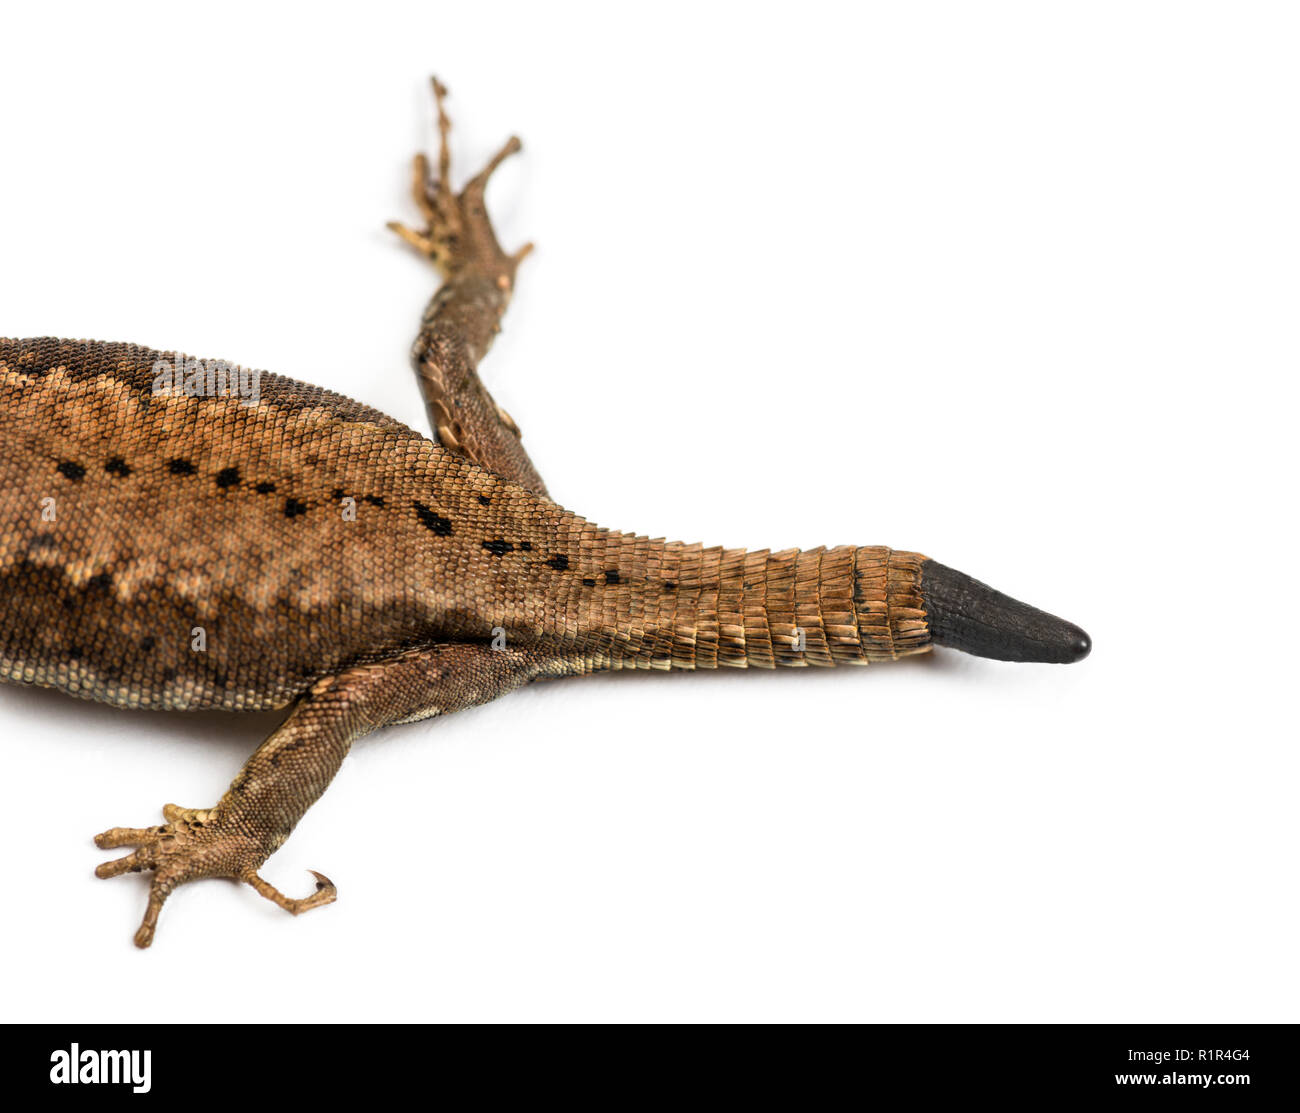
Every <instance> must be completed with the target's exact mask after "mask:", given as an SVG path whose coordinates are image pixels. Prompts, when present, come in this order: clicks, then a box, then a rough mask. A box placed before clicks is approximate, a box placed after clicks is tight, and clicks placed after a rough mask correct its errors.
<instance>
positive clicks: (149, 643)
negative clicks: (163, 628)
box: [140, 634, 158, 653]
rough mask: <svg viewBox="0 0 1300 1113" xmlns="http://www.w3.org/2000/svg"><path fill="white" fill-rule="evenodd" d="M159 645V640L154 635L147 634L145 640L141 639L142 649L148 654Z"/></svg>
mask: <svg viewBox="0 0 1300 1113" xmlns="http://www.w3.org/2000/svg"><path fill="white" fill-rule="evenodd" d="M157 644H158V640H157V639H156V638H155V637H154V636H153V635H152V634H146V635H145V636H144V637H143V638H141V639H140V648H141V649H143V650H144V651H145V652H146V653H148V652H149V651H150V650H151V649H153V647H154V646H155V645H157Z"/></svg>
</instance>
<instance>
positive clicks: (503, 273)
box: [388, 77, 533, 289]
mask: <svg viewBox="0 0 1300 1113" xmlns="http://www.w3.org/2000/svg"><path fill="white" fill-rule="evenodd" d="M433 96H434V100H435V102H436V104H437V109H438V134H439V147H438V173H437V175H436V176H435V175H433V174H432V172H431V170H430V166H429V159H428V157H427V156H426V155H423V154H419V155H416V156H415V165H414V167H413V171H414V174H413V180H412V192H413V193H414V195H415V204H416V206H417V207H418V208H419V210H420V212H421V214H422V215H423V216H424V221H425V226H424V228H423V229H421V230H419V231H416V230H413V229H411V228H408V227H407V226H406V225H404V224H400V223H398V222H397V221H390V222H389V225H388V227H389V228H391V229H392V230H393V231H394V232H396V233H397V234H398V235H399V236H401V237H402V239H404V240H405V241H406V242H407V243H408V244H410V245H411V246H412V247H414V248H415V249H416V251H419V252H420V253H421V254H422V255H427V256H428V257H429V258H430V259H432V260H433V261H434V262H435V263H436V264H437V265H438V267H439V268H440V269H441V270H442V272H443V274H444V275H445V276H446V277H447V278H451V277H452V276H453V275H455V274H457V273H460V272H463V271H467V270H475V271H481V272H482V273H484V274H486V275H487V276H489V277H490V278H492V279H493V280H495V281H497V282H498V283H500V284H501V285H502V288H503V289H508V288H509V287H510V286H511V285H512V284H513V283H514V277H515V269H516V268H517V267H518V266H519V263H520V261H521V260H522V259H523V258H524V256H526V255H527V254H528V253H529V252H530V251H532V249H533V245H532V244H530V243H529V244H525V245H524V246H523V247H521V248H520V249H519V250H518V251H516V252H515V253H514V254H513V255H507V254H506V253H505V252H504V251H502V250H501V246H500V245H499V244H498V243H497V238H496V234H495V233H494V232H493V231H492V222H491V221H490V220H489V219H488V212H487V204H486V202H485V201H484V197H483V194H484V191H485V190H486V189H487V184H488V179H489V178H491V176H492V173H493V171H495V170H496V168H497V167H498V166H500V165H501V164H502V163H503V162H505V160H506V159H507V158H509V157H510V156H511V155H513V154H514V153H515V152H516V151H518V150H519V149H520V147H521V144H520V142H519V139H518V138H517V137H516V136H513V135H512V136H511V137H510V138H509V139H508V140H507V141H506V144H505V146H503V147H502V148H501V150H499V151H498V152H497V153H496V154H495V155H493V156H492V158H491V160H490V161H489V162H488V164H487V166H485V167H484V168H483V169H482V170H480V171H479V172H478V173H477V174H476V175H475V176H474V177H473V178H471V179H470V180H469V182H468V183H467V184H466V185H465V188H464V189H462V190H461V191H460V193H459V194H457V193H455V192H454V191H453V190H452V188H451V150H450V148H449V147H448V145H447V134H448V133H449V132H450V131H451V120H450V119H448V117H447V113H446V110H445V109H444V108H443V101H444V100H445V99H446V96H447V89H446V86H444V85H443V84H442V82H440V81H439V80H438V79H437V78H436V77H435V78H434V79H433Z"/></svg>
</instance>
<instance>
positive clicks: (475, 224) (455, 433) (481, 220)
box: [389, 78, 546, 495]
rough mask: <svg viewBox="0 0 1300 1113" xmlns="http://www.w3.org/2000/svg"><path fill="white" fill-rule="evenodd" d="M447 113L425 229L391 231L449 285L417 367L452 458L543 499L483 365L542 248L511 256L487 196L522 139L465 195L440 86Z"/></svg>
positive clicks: (425, 204)
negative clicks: (456, 177) (454, 166)
mask: <svg viewBox="0 0 1300 1113" xmlns="http://www.w3.org/2000/svg"><path fill="white" fill-rule="evenodd" d="M433 92H434V98H435V100H436V102H437V108H438V131H439V139H440V142H439V151H438V171H437V174H436V176H435V175H432V174H431V173H430V167H429V160H428V158H427V157H426V156H425V155H422V154H420V155H416V156H415V165H414V181H413V189H414V194H415V203H416V206H417V207H418V208H419V210H420V212H421V213H422V215H423V216H424V221H425V226H424V228H423V229H420V230H418V231H417V230H413V229H411V228H408V227H406V226H405V225H404V224H399V223H397V222H392V223H390V224H389V227H390V228H392V229H393V231H395V232H396V233H397V234H398V235H400V236H401V237H402V239H404V240H405V241H406V242H407V243H409V244H410V245H411V246H412V247H414V248H415V249H416V250H417V251H419V252H420V253H421V254H423V255H427V256H428V257H429V258H430V259H432V260H433V262H434V263H435V265H437V267H438V268H439V270H441V271H442V273H443V276H444V277H445V278H446V282H445V283H444V285H443V286H442V287H441V288H440V289H439V290H438V292H437V293H436V294H435V295H434V297H433V300H432V301H431V302H430V303H429V307H428V309H427V310H425V314H424V320H423V322H422V323H421V326H420V335H419V336H418V337H417V339H416V341H415V345H414V347H413V348H412V351H411V358H412V362H413V363H414V365H415V370H416V375H417V378H418V379H419V383H420V392H421V393H422V394H423V395H424V404H425V407H426V408H427V410H428V412H429V422H430V424H431V425H432V426H433V428H434V430H435V431H436V432H437V434H438V439H439V440H440V441H441V442H442V444H443V446H444V447H445V448H447V449H448V450H449V451H452V452H457V453H460V454H461V455H463V456H465V457H467V458H468V459H470V460H472V461H473V462H474V463H476V464H479V465H481V466H482V467H485V468H487V469H488V470H489V471H493V472H495V473H496V474H497V475H500V476H502V477H503V478H505V479H509V480H510V481H512V482H514V483H519V484H522V485H523V486H525V487H527V488H529V489H530V490H532V491H534V492H536V493H537V494H539V495H545V494H546V486H545V484H543V483H542V480H541V477H540V476H539V475H538V474H537V471H536V469H535V468H534V467H533V464H532V461H531V460H529V458H528V454H527V453H526V452H525V451H524V448H523V445H522V444H521V443H520V437H519V427H518V426H517V425H515V423H514V421H513V420H512V419H511V417H510V415H509V414H507V413H506V412H505V410H503V409H502V408H501V407H500V406H498V405H497V404H496V402H495V401H494V400H493V398H492V396H491V395H490V394H489V393H488V392H487V389H486V388H485V387H484V386H483V383H482V382H481V381H480V380H479V377H478V370H477V368H478V363H479V361H480V360H481V359H482V358H483V357H484V356H485V355H486V354H487V350H488V348H489V347H490V346H491V344H492V340H493V338H494V337H495V336H496V334H497V333H498V332H500V331H501V318H502V316H503V315H504V314H505V311H506V307H507V306H508V305H509V304H510V295H511V293H512V292H513V290H514V282H515V271H516V269H517V268H518V266H519V262H520V260H522V259H523V258H524V256H525V255H527V254H528V252H529V251H530V250H531V249H532V245H531V244H526V245H525V246H524V247H522V248H520V249H519V250H518V251H516V252H515V253H514V254H513V255H507V254H506V253H505V252H504V251H502V250H501V246H500V244H498V243H497V238H496V233H495V232H493V230H492V222H491V220H490V219H489V218H488V212H487V204H486V201H485V199H484V192H485V191H486V189H487V183H488V180H489V178H490V177H491V176H492V172H493V171H494V170H496V168H497V167H498V166H500V165H501V163H502V162H504V161H505V160H506V159H507V158H509V157H510V155H512V154H514V153H515V152H516V151H518V150H519V148H520V143H519V140H518V139H516V138H514V137H513V136H512V137H511V138H510V140H509V141H508V142H507V143H506V144H505V146H503V147H502V148H501V150H500V151H498V152H497V154H496V155H495V156H494V157H493V158H492V160H491V161H490V162H489V163H488V165H487V166H486V167H484V168H483V169H482V170H481V171H480V172H479V173H478V174H476V175H475V176H474V177H473V178H471V179H470V181H469V182H468V183H467V184H466V186H465V188H464V189H462V190H461V191H460V193H455V192H454V191H453V190H452V188H451V179H450V174H451V152H450V149H449V148H448V145H447V134H448V132H449V131H450V129H451V122H450V121H449V120H448V118H447V113H446V111H445V110H444V108H443V99H444V98H445V97H446V95H447V90H446V88H444V87H443V85H442V84H441V83H440V82H439V81H438V79H437V78H434V79H433Z"/></svg>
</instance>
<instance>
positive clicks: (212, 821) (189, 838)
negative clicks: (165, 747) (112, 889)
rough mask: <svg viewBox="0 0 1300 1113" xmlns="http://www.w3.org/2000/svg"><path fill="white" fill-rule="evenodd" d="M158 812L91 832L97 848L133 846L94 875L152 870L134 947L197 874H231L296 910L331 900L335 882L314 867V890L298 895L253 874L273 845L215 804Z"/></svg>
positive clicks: (149, 938) (146, 940)
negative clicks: (157, 823) (232, 823)
mask: <svg viewBox="0 0 1300 1113" xmlns="http://www.w3.org/2000/svg"><path fill="white" fill-rule="evenodd" d="M163 818H164V819H166V820H167V822H166V823H165V824H163V825H162V826H161V827H114V828H112V829H111V830H108V831H105V832H103V833H102V834H99V835H96V836H95V845H96V846H98V847H99V848H100V849H101V850H111V849H113V848H114V847H120V846H132V847H136V848H137V849H135V850H133V851H132V852H131V853H130V854H128V855H126V856H125V857H123V858H118V859H116V860H115V861H112V862H104V863H103V864H102V865H100V866H99V867H97V868H96V870H95V876H96V877H103V878H107V877H117V876H119V875H120V874H123V873H139V872H140V871H141V870H153V871H154V878H153V883H152V884H151V885H150V888H149V906H148V908H147V909H146V910H145V914H144V920H143V921H142V922H141V924H140V928H139V930H138V931H137V932H136V933H135V945H136V946H137V947H147V946H149V944H150V943H152V942H153V936H154V929H155V928H156V927H157V924H158V914H159V913H160V912H161V911H162V906H163V902H164V901H165V900H166V899H167V898H168V897H169V896H170V895H171V893H172V890H174V889H175V888H176V887H177V886H178V885H183V884H184V883H185V882H187V881H193V880H195V879H197V878H200V877H230V878H234V879H235V880H237V881H243V882H246V883H247V884H249V885H251V886H252V887H253V888H254V889H256V890H257V891H258V892H259V893H261V894H262V896H264V897H266V899H267V900H270V901H274V902H275V903H276V904H278V905H279V906H280V907H281V908H283V909H285V911H287V912H292V913H293V914H294V915H295V916H296V915H298V914H299V913H300V912H306V911H307V910H308V909H311V908H318V907H320V906H321V905H323V904H330V903H331V902H332V901H333V900H334V899H335V897H336V896H337V895H338V894H337V890H335V888H334V883H333V882H332V881H330V879H329V878H328V877H325V876H324V875H323V874H319V873H316V871H315V870H312V871H311V872H312V873H313V874H314V875H315V877H316V891H315V892H314V893H313V894H312V895H311V896H309V897H304V898H302V899H300V900H294V899H292V898H291V897H286V896H285V895H284V894H283V893H281V892H280V891H279V890H278V889H276V888H275V886H273V885H271V884H270V883H269V882H266V881H263V880H262V879H261V878H260V877H258V876H257V869H258V867H259V866H260V865H261V864H262V863H263V862H264V861H266V859H267V858H268V857H269V856H270V854H271V851H272V850H274V849H275V848H274V847H271V848H269V849H268V848H265V847H263V846H262V845H261V844H260V843H258V842H257V840H256V839H254V838H252V837H251V836H249V835H247V834H245V833H243V832H241V831H238V830H231V829H228V828H227V827H226V826H225V825H223V823H222V821H221V817H220V815H219V812H218V810H217V809H203V808H178V807H177V806H176V805H175V804H168V805H167V806H166V807H164V808H163Z"/></svg>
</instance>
